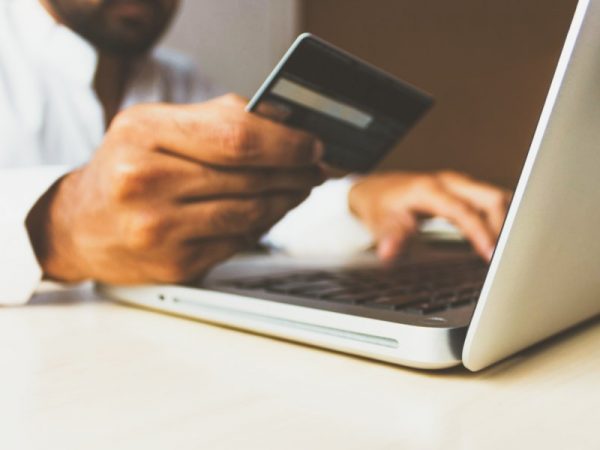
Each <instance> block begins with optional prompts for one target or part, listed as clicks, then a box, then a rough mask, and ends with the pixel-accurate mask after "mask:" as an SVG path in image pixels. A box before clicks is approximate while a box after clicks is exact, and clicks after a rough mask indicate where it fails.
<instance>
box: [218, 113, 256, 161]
mask: <svg viewBox="0 0 600 450" xmlns="http://www.w3.org/2000/svg"><path fill="white" fill-rule="evenodd" d="M222 138H223V148H224V150H225V156H226V157H227V159H229V160H232V161H234V162H247V161H251V160H253V159H254V157H255V156H256V153H257V148H256V137H255V135H254V133H252V132H251V131H250V129H249V127H248V126H247V124H246V122H245V121H244V120H238V121H236V122H234V123H231V124H230V125H229V126H227V127H225V129H224V130H223V136H222Z"/></svg>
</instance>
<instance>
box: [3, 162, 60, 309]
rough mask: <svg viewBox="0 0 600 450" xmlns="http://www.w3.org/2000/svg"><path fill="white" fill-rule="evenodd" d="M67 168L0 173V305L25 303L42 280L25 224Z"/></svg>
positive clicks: (6, 170)
mask: <svg viewBox="0 0 600 450" xmlns="http://www.w3.org/2000/svg"><path fill="white" fill-rule="evenodd" d="M68 170H69V169H68V168H67V167H62V166H49V167H35V168H19V169H1V170H0V267H1V268H2V269H1V270H0V305H20V304H24V303H26V302H27V301H28V300H29V298H30V297H31V296H32V294H33V293H34V292H35V290H36V288H37V287H38V285H39V283H40V281H41V279H42V275H43V273H42V269H41V267H40V265H39V263H38V260H37V258H36V256H35V253H34V251H33V247H32V245H31V241H30V239H29V233H28V232H27V228H26V225H25V220H26V219H27V215H28V214H29V211H30V210H31V208H32V207H33V206H34V205H35V204H36V202H37V201H38V200H39V198H40V197H41V196H42V195H44V194H45V193H46V191H48V189H49V188H50V187H51V186H52V185H53V184H54V183H55V182H56V181H57V180H58V179H59V178H60V177H62V176H63V175H64V174H65V173H67V172H68Z"/></svg>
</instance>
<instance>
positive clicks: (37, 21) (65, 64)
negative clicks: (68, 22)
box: [14, 0, 98, 86]
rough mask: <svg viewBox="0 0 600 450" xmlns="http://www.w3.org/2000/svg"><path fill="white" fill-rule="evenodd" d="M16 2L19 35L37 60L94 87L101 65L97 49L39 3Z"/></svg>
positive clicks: (68, 76)
mask: <svg viewBox="0 0 600 450" xmlns="http://www.w3.org/2000/svg"><path fill="white" fill-rule="evenodd" d="M14 3H15V8H16V14H15V23H16V24H17V32H18V33H19V34H20V35H21V39H22V42H24V43H25V45H26V46H27V49H28V51H29V52H31V54H32V55H33V57H34V58H36V60H39V61H41V62H43V63H44V65H49V66H50V67H52V68H53V69H54V70H57V71H59V72H60V73H62V74H63V75H64V76H65V77H66V78H69V79H71V80H73V81H75V82H79V83H82V84H85V85H90V86H91V85H92V83H93V80H94V76H95V74H96V67H97V65H98V52H97V51H96V49H95V48H94V47H93V46H92V45H91V44H90V43H89V42H88V41H86V40H85V39H84V38H82V37H81V36H79V35H78V34H77V33H75V32H74V31H72V30H70V29H69V28H68V27H66V26H64V25H61V24H59V23H58V22H56V20H55V19H54V18H53V17H52V16H51V15H50V13H49V12H48V11H46V9H45V8H44V7H43V6H42V5H41V4H40V2H39V0H16V1H15V2H14Z"/></svg>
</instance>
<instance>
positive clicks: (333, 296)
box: [221, 259, 487, 315]
mask: <svg viewBox="0 0 600 450" xmlns="http://www.w3.org/2000/svg"><path fill="white" fill-rule="evenodd" d="M486 272H487V265H486V264H484V263H483V261H481V260H479V259H469V260H460V261H451V262H445V263H440V262H436V263H429V264H419V265H411V266H405V267H396V268H391V269H372V268H370V269H345V270H339V269H336V270H314V271H302V272H292V273H282V274H274V275H269V276H260V277H253V278H245V279H242V280H235V281H227V282H225V283H224V284H221V286H223V287H226V288H233V289H235V290H236V291H244V292H246V293H248V294H250V295H252V296H255V297H260V293H267V294H278V295H287V296H293V297H301V298H305V299H311V300H320V301H323V302H333V303H342V304H348V305H358V306H362V307H366V308H376V309H384V310H394V311H402V312H405V313H410V314H418V315H426V314H435V313H439V312H440V311H444V310H447V309H449V308H458V307H463V306H466V305H472V304H475V303H476V302H477V300H478V298H479V293H480V291H481V286H482V284H483V280H484V278H485V275H486Z"/></svg>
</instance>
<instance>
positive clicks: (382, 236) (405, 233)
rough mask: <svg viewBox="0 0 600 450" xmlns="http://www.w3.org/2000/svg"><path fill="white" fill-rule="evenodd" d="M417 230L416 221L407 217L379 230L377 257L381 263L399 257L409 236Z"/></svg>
mask: <svg viewBox="0 0 600 450" xmlns="http://www.w3.org/2000/svg"><path fill="white" fill-rule="evenodd" d="M416 230H417V221H416V220H415V219H414V218H413V217H411V216H408V215H407V217H406V218H405V219H404V220H397V221H395V222H394V223H393V224H389V225H387V226H385V227H384V228H383V229H382V230H380V231H379V232H378V233H377V234H378V238H377V256H378V257H379V259H380V260H381V261H383V262H392V261H394V260H395V259H397V258H398V256H400V254H401V253H402V250H403V249H404V246H405V244H406V242H407V240H408V239H409V237H410V236H411V235H413V234H414V233H415V232H416Z"/></svg>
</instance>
